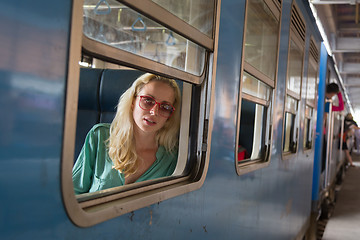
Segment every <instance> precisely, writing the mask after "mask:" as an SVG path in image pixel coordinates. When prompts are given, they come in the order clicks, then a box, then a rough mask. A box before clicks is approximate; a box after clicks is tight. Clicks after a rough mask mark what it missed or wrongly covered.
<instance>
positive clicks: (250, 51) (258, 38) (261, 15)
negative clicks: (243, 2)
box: [245, 0, 279, 81]
mask: <svg viewBox="0 0 360 240" xmlns="http://www.w3.org/2000/svg"><path fill="white" fill-rule="evenodd" d="M248 3H249V6H248V13H247V25H246V36H245V39H246V40H245V41H246V42H245V61H246V62H247V63H249V64H250V65H252V66H253V67H255V68H256V69H257V70H259V71H260V72H262V73H263V74H265V75H266V76H268V77H269V78H270V79H272V80H274V81H275V72H276V59H277V49H278V31H279V24H278V20H277V19H276V17H275V16H274V14H273V13H272V12H271V11H270V9H269V7H268V6H267V5H266V4H265V2H264V1H258V0H251V1H248Z"/></svg>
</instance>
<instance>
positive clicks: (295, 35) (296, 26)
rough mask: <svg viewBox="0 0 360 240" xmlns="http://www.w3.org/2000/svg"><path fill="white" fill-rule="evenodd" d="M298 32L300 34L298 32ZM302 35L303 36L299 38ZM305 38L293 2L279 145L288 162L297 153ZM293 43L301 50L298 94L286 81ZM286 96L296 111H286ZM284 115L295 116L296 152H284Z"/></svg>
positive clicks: (284, 158)
mask: <svg viewBox="0 0 360 240" xmlns="http://www.w3.org/2000/svg"><path fill="white" fill-rule="evenodd" d="M299 31H300V32H299ZM301 34H303V36H301ZM305 36H306V23H305V21H304V18H303V16H302V14H301V12H300V11H299V10H298V7H297V5H296V3H295V2H294V3H293V5H292V10H291V23H290V31H289V42H288V59H287V71H286V81H285V96H284V112H283V119H284V120H283V124H282V125H283V131H282V144H281V146H282V147H281V152H282V159H283V160H288V159H291V158H293V156H294V155H296V154H297V153H298V151H299V137H300V136H299V129H300V113H299V111H300V105H301V94H302V86H303V84H304V63H305ZM292 41H293V42H294V43H295V44H296V46H297V47H299V49H300V50H302V66H301V80H300V86H299V89H300V92H299V93H296V92H294V91H292V90H290V89H288V87H287V86H288V81H289V80H290V76H289V69H290V68H289V67H290V60H291V59H290V49H291V42H292ZM288 96H290V97H292V98H294V99H295V100H297V107H296V109H297V110H296V111H295V112H294V111H289V110H290V109H287V107H286V104H287V98H288ZM286 113H291V114H295V120H294V121H296V123H295V124H294V127H295V126H297V129H295V130H294V134H295V135H296V150H295V152H292V151H287V152H285V151H284V146H285V145H284V144H285V136H286V128H285V116H286Z"/></svg>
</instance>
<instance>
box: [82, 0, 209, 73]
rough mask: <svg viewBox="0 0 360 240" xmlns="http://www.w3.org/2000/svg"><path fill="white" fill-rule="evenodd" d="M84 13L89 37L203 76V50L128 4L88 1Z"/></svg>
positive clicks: (86, 32) (85, 31)
mask: <svg viewBox="0 0 360 240" xmlns="http://www.w3.org/2000/svg"><path fill="white" fill-rule="evenodd" d="M99 3H100V4H99ZM83 11H84V12H83V13H84V26H83V32H84V34H85V36H87V37H88V38H91V39H93V40H96V41H99V42H101V43H103V44H107V45H109V46H112V47H114V48H118V49H121V50H124V51H128V52H131V53H134V54H136V55H139V56H143V57H145V58H147V59H151V60H153V61H156V62H160V63H163V64H165V65H167V66H171V67H174V68H177V69H180V70H183V71H186V72H189V73H192V74H194V75H197V76H200V75H201V74H202V73H203V70H204V64H205V53H206V52H205V49H204V48H203V47H201V46H199V45H197V44H195V43H193V42H191V41H189V40H187V39H185V38H183V37H182V36H180V35H178V34H176V33H174V32H172V31H171V30H169V29H167V28H166V27H164V26H162V25H160V24H158V23H156V22H154V21H152V20H151V19H149V18H147V17H145V16H143V15H141V14H139V13H137V12H136V11H134V10H132V9H130V8H128V7H126V6H125V5H123V4H121V3H119V2H117V1H115V0H107V1H105V2H102V1H100V2H99V0H85V1H84V6H83Z"/></svg>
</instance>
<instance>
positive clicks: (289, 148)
mask: <svg viewBox="0 0 360 240" xmlns="http://www.w3.org/2000/svg"><path fill="white" fill-rule="evenodd" d="M295 119H296V115H295V114H292V113H289V112H285V124H284V130H285V131H284V142H283V151H284V153H288V152H291V153H295V152H296V147H297V136H296V135H297V134H296V133H297V131H296V128H297V126H296V121H295Z"/></svg>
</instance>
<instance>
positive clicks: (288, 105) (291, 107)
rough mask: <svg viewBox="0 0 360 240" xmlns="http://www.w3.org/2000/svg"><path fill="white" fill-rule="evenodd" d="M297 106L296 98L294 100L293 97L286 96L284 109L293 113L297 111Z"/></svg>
mask: <svg viewBox="0 0 360 240" xmlns="http://www.w3.org/2000/svg"><path fill="white" fill-rule="evenodd" d="M297 107H298V100H296V99H295V98H293V97H290V96H286V102H285V109H287V111H291V112H293V113H295V112H296V111H297Z"/></svg>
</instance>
